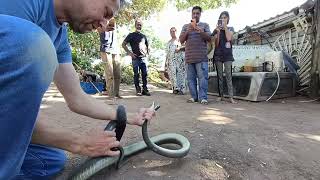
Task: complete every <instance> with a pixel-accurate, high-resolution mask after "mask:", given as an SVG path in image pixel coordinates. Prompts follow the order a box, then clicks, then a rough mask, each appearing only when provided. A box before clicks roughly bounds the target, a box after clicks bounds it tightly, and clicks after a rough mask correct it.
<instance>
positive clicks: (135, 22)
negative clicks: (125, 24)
mask: <svg viewBox="0 0 320 180" xmlns="http://www.w3.org/2000/svg"><path fill="white" fill-rule="evenodd" d="M137 22H140V23H142V19H140V18H136V19H135V20H134V24H135V25H136V24H137Z"/></svg>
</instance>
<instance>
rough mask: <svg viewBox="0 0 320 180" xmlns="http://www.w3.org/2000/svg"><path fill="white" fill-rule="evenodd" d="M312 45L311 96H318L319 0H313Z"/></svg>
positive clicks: (319, 60)
mask: <svg viewBox="0 0 320 180" xmlns="http://www.w3.org/2000/svg"><path fill="white" fill-rule="evenodd" d="M312 26H313V28H312V30H313V45H312V67H311V96H312V97H318V96H319V89H320V88H319V86H320V83H319V79H320V0H315V5H314V15H313V25H312Z"/></svg>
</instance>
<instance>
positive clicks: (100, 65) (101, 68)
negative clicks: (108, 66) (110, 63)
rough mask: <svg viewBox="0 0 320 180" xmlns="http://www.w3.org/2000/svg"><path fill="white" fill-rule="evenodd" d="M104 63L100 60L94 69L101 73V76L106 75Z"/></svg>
mask: <svg viewBox="0 0 320 180" xmlns="http://www.w3.org/2000/svg"><path fill="white" fill-rule="evenodd" d="M104 65H105V64H104V63H103V62H100V63H99V64H96V65H95V66H94V67H93V71H94V72H95V73H97V74H99V75H100V76H104Z"/></svg>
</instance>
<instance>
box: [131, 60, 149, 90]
mask: <svg viewBox="0 0 320 180" xmlns="http://www.w3.org/2000/svg"><path fill="white" fill-rule="evenodd" d="M132 68H133V73H134V85H135V87H136V90H141V88H140V81H139V76H140V73H139V71H141V74H142V88H143V89H148V88H147V84H148V80H147V77H148V69H147V65H146V62H145V59H144V58H140V57H138V58H136V59H133V60H132Z"/></svg>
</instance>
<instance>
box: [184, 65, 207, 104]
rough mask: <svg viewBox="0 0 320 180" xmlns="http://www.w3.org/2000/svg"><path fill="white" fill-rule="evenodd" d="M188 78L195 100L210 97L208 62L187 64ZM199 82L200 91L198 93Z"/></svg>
mask: <svg viewBox="0 0 320 180" xmlns="http://www.w3.org/2000/svg"><path fill="white" fill-rule="evenodd" d="M187 79H188V86H189V91H190V94H191V97H192V98H193V99H194V100H195V101H199V100H200V101H201V100H203V99H204V100H207V99H208V95H207V93H208V62H201V63H191V64H187ZM198 84H199V93H198Z"/></svg>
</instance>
